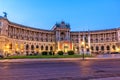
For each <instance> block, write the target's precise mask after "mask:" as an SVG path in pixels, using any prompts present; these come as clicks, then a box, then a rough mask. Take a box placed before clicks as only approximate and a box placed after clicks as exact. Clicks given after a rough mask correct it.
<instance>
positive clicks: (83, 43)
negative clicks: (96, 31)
mask: <svg viewBox="0 0 120 80" xmlns="http://www.w3.org/2000/svg"><path fill="white" fill-rule="evenodd" d="M81 45H82V49H83V54H82V55H83V60H84V59H85V55H84V46H85V42H84V41H83V42H82V43H81Z"/></svg>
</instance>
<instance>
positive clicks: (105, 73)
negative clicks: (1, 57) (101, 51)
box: [0, 59, 120, 80]
mask: <svg viewBox="0 0 120 80" xmlns="http://www.w3.org/2000/svg"><path fill="white" fill-rule="evenodd" d="M119 77H120V60H119V59H101V60H99V59H86V60H84V61H83V60H81V59H79V60H77V59H76V60H64V59H63V60H50V61H48V60H46V61H45V60H43V61H39V60H38V61H37V60H36V61H35V60H33V61H24V62H22V60H21V62H20V61H16V62H8V61H7V60H6V62H1V63H0V80H113V79H115V78H116V80H120V78H119ZM106 78H107V79H106Z"/></svg>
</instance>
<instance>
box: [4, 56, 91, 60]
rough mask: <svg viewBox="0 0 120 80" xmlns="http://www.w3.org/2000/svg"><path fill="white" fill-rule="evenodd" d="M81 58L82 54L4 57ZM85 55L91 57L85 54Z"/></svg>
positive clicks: (13, 57)
mask: <svg viewBox="0 0 120 80" xmlns="http://www.w3.org/2000/svg"><path fill="white" fill-rule="evenodd" d="M80 57H81V58H82V57H83V55H37V56H9V57H6V58H5V59H35V58H80ZM85 57H93V56H91V55H85Z"/></svg>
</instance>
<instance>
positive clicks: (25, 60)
mask: <svg viewBox="0 0 120 80" xmlns="http://www.w3.org/2000/svg"><path fill="white" fill-rule="evenodd" d="M107 59H120V58H85V59H84V60H107ZM77 60H83V58H49V59H48V58H47V59H45V58H44V59H4V60H0V63H4V62H35V61H38V62H39V61H40V62H43V61H77Z"/></svg>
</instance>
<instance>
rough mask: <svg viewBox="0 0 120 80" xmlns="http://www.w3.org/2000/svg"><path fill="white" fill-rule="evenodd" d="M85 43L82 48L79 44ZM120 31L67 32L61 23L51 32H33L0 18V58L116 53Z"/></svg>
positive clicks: (30, 29) (119, 40)
mask: <svg viewBox="0 0 120 80" xmlns="http://www.w3.org/2000/svg"><path fill="white" fill-rule="evenodd" d="M83 42H84V44H82V43H83ZM119 48H120V28H115V29H107V30H96V31H70V25H69V24H66V23H65V22H64V21H62V22H61V23H56V24H55V25H54V26H53V28H52V29H51V30H43V29H37V28H32V27H28V26H24V25H20V24H16V23H13V22H11V21H9V20H8V19H7V18H6V17H2V16H0V54H3V55H5V54H6V53H9V54H11V55H15V54H17V55H26V54H34V53H40V52H42V51H54V52H57V51H59V50H62V51H64V52H65V53H66V52H67V51H69V50H73V51H75V53H76V54H80V53H83V51H85V53H89V54H90V53H108V52H109V53H110V52H119Z"/></svg>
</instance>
